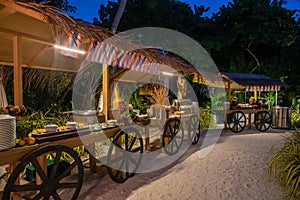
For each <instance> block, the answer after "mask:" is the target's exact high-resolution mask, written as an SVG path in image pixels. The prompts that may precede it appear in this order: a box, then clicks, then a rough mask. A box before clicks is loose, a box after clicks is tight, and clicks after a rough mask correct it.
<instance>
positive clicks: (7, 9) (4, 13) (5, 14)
mask: <svg viewBox="0 0 300 200" xmlns="http://www.w3.org/2000/svg"><path fill="white" fill-rule="evenodd" d="M15 12H16V10H14V9H12V8H10V7H5V8H2V9H1V10H0V18H4V17H8V16H10V15H12V14H14V13H15Z"/></svg>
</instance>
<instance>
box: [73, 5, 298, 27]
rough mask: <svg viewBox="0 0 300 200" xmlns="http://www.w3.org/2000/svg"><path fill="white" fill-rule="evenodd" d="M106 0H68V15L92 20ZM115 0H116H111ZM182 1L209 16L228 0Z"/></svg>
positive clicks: (88, 20) (290, 6)
mask: <svg viewBox="0 0 300 200" xmlns="http://www.w3.org/2000/svg"><path fill="white" fill-rule="evenodd" d="M107 1H108V0H88V1H83V0H69V3H70V5H73V6H76V8H77V12H76V13H75V14H74V13H71V14H70V15H71V16H73V17H75V18H81V19H83V20H84V21H87V22H93V18H94V17H96V18H98V12H97V11H98V10H99V8H100V4H104V5H106V4H107ZM111 1H117V0H111ZM183 2H187V3H188V4H190V5H191V7H192V8H193V7H194V4H196V5H205V6H206V7H210V10H209V12H207V13H206V15H207V16H211V14H212V13H215V12H217V11H218V9H219V7H221V6H222V5H223V4H224V5H227V3H228V2H229V1H228V0H186V1H184V0H183ZM286 2H287V4H286V7H287V8H289V9H300V0H287V1H286Z"/></svg>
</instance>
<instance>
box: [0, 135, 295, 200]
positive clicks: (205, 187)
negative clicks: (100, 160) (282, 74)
mask: <svg viewBox="0 0 300 200" xmlns="http://www.w3.org/2000/svg"><path fill="white" fill-rule="evenodd" d="M289 133H290V132H289V131H286V130H278V129H271V130H269V131H268V132H266V133H259V132H257V131H256V130H254V129H251V130H244V131H243V132H242V133H240V134H233V133H231V132H230V131H223V133H222V135H221V137H220V138H219V140H218V142H217V143H216V145H215V146H214V148H213V149H212V151H211V152H209V154H208V155H207V156H206V157H204V158H199V149H200V146H201V144H202V143H203V140H204V136H203V135H202V136H201V138H200V141H199V143H198V144H197V145H194V146H191V147H190V148H189V149H188V150H187V151H186V152H185V153H184V154H183V155H182V156H181V157H180V158H179V159H178V160H176V161H175V162H174V163H172V164H170V165H168V166H167V167H165V168H163V169H160V170H156V171H153V172H148V173H139V174H136V175H135V176H133V177H132V178H130V179H129V180H127V181H126V182H125V183H123V184H119V183H115V182H113V181H112V180H111V179H110V177H109V176H108V175H104V174H101V173H92V172H90V171H89V169H88V168H85V172H84V182H83V185H82V189H81V192H80V195H79V197H78V199H80V200H104V199H105V200H107V199H109V200H119V199H121V200H123V199H129V200H140V199H145V200H151V199H155V200H158V199H164V200H169V199H172V200H177V199H178V200H179V199H180V200H184V199H189V200H225V199H226V200H234V199H236V200H257V199H259V200H268V199H270V200H283V199H286V193H285V191H284V189H283V188H282V187H280V186H279V185H278V184H277V183H276V182H275V181H273V180H269V179H268V174H267V167H268V159H270V156H271V155H272V153H271V152H270V149H271V147H272V146H273V145H275V147H276V148H279V147H281V146H282V144H283V142H282V136H283V135H288V134H289ZM203 134H204V135H205V133H203ZM206 137H209V135H208V134H207V136H206ZM73 176H76V174H74V175H73ZM62 195H63V196H62V199H70V196H69V195H70V194H67V193H66V192H63V194H62ZM0 198H1V195H0Z"/></svg>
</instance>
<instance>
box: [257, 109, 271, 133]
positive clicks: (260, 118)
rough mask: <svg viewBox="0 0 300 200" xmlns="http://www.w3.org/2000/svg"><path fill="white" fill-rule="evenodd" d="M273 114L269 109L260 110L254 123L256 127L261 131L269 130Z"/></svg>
mask: <svg viewBox="0 0 300 200" xmlns="http://www.w3.org/2000/svg"><path fill="white" fill-rule="evenodd" d="M271 123H272V116H271V114H270V113H269V112H267V111H259V112H257V113H255V117H254V124H255V128H256V129H257V130H259V131H261V132H265V131H267V130H268V129H269V128H270V127H271Z"/></svg>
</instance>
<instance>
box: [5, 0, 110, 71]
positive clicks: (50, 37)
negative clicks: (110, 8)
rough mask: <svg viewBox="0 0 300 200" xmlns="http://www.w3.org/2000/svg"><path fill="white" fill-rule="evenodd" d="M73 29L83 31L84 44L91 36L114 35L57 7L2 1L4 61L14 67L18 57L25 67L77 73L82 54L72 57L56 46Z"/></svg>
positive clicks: (100, 38) (101, 37)
mask: <svg viewBox="0 0 300 200" xmlns="http://www.w3.org/2000/svg"><path fill="white" fill-rule="evenodd" d="M71 32H77V33H79V34H81V35H82V36H83V38H81V40H82V41H83V44H87V43H88V42H89V39H90V38H93V39H97V40H99V41H103V40H104V39H106V38H108V37H110V36H111V35H112V34H111V33H110V32H109V31H108V30H107V29H104V28H101V27H96V26H93V25H92V24H89V23H85V22H83V21H78V20H77V21H76V20H74V19H72V18H71V17H69V16H68V15H66V14H64V13H62V12H61V11H60V10H58V9H57V8H55V7H51V6H45V5H44V4H35V3H22V2H14V1H11V0H0V43H1V47H0V63H1V64H5V65H12V66H13V65H14V63H15V62H17V60H18V62H21V64H22V66H23V67H30V68H39V69H50V70H59V71H73V72H76V71H77V70H78V68H79V67H80V64H81V62H82V59H83V55H81V56H80V57H78V58H73V57H70V56H65V55H63V54H61V53H60V52H61V51H59V50H57V49H55V48H54V45H56V44H59V45H61V44H62V43H63V42H64V41H65V40H66V38H67V37H68V34H69V33H71ZM84 48H85V46H83V47H82V50H85V49H84Z"/></svg>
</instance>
